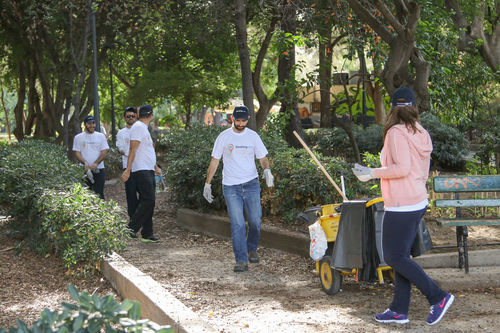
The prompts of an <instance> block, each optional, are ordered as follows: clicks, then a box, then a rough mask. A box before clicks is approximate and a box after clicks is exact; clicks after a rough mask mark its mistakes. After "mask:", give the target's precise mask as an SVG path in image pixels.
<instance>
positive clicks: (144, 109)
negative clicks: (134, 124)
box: [139, 104, 153, 117]
mask: <svg viewBox="0 0 500 333" xmlns="http://www.w3.org/2000/svg"><path fill="white" fill-rule="evenodd" d="M150 114H153V107H152V106H151V105H149V104H146V105H141V107H140V108H139V117H147V116H149V115H150Z"/></svg>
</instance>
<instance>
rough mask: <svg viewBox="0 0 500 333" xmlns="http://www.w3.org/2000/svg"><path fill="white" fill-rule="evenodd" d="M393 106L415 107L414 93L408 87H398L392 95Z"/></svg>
mask: <svg viewBox="0 0 500 333" xmlns="http://www.w3.org/2000/svg"><path fill="white" fill-rule="evenodd" d="M392 105H393V106H407V105H415V93H414V92H413V90H411V89H410V88H408V87H400V88H398V89H396V91H394V94H392Z"/></svg>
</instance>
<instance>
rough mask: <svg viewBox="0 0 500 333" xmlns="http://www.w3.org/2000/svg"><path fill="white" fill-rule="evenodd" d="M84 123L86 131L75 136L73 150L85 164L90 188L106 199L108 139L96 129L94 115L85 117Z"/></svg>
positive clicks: (77, 157)
mask: <svg viewBox="0 0 500 333" xmlns="http://www.w3.org/2000/svg"><path fill="white" fill-rule="evenodd" d="M83 123H84V126H85V131H84V132H82V133H80V134H77V135H76V136H75V138H74V140H73V151H74V153H75V157H76V159H77V160H78V161H79V162H80V163H81V164H83V165H85V169H86V170H87V174H88V176H87V177H88V178H87V184H88V185H89V188H90V189H91V190H92V191H94V192H95V193H97V194H99V196H100V197H101V199H104V182H105V180H106V172H105V169H104V162H103V161H104V159H105V158H106V155H107V153H108V149H109V145H108V141H106V137H105V136H104V134H102V133H99V132H96V131H95V118H94V116H87V117H85V119H84V121H83Z"/></svg>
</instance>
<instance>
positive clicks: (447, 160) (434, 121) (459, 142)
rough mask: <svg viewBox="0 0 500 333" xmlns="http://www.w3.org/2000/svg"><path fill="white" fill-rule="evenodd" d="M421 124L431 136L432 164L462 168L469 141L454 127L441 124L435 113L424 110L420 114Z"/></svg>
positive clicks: (449, 167) (446, 167)
mask: <svg viewBox="0 0 500 333" xmlns="http://www.w3.org/2000/svg"><path fill="white" fill-rule="evenodd" d="M421 122H422V126H423V127H424V128H425V129H426V130H427V131H428V132H429V134H430V136H431V138H432V144H433V148H434V149H433V151H432V155H431V158H432V160H433V164H434V165H435V164H436V163H437V164H439V165H440V166H441V167H442V168H445V169H462V168H463V167H464V165H465V155H466V153H467V151H468V150H469V142H468V141H467V139H466V138H465V137H464V135H463V134H462V133H460V131H459V130H458V129H456V128H455V127H452V126H449V125H446V124H443V123H442V122H441V121H440V120H439V119H438V118H437V117H436V116H435V115H433V114H431V113H429V112H426V113H424V114H423V115H422V116H421Z"/></svg>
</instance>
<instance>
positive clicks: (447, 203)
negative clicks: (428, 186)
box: [434, 199, 500, 207]
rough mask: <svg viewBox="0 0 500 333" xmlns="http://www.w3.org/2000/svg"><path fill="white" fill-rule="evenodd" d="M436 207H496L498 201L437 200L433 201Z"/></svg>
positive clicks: (499, 204)
mask: <svg viewBox="0 0 500 333" xmlns="http://www.w3.org/2000/svg"><path fill="white" fill-rule="evenodd" d="M434 205H435V206H436V207H497V206H500V199H458V200H452V199H437V200H435V201H434Z"/></svg>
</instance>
